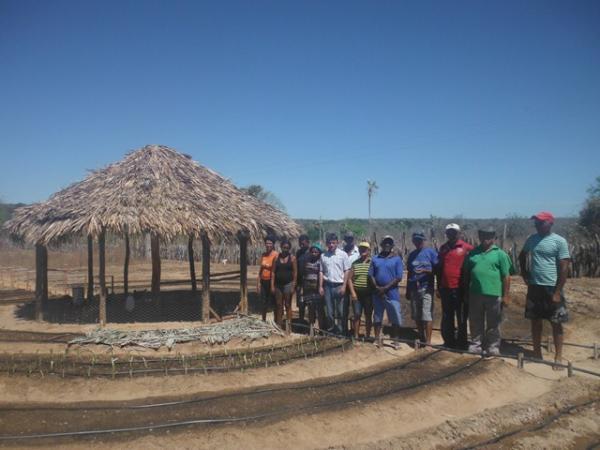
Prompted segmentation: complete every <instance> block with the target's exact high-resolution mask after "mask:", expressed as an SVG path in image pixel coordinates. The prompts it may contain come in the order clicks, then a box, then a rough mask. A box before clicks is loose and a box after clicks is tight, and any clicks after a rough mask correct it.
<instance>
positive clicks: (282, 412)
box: [0, 359, 482, 441]
mask: <svg viewBox="0 0 600 450" xmlns="http://www.w3.org/2000/svg"><path fill="white" fill-rule="evenodd" d="M481 361H482V360H481V359H477V360H475V361H473V362H470V363H467V364H465V365H464V366H461V367H459V368H457V369H455V370H453V371H451V372H448V373H445V374H443V375H440V376H437V377H433V378H430V379H428V380H423V381H418V382H416V383H412V384H408V385H406V386H400V387H399V388H396V389H392V390H391V391H388V392H384V393H379V394H372V395H365V396H363V397H360V398H353V399H345V400H338V401H335V402H327V403H320V404H316V405H308V406H303V407H299V408H298V407H287V408H280V409H278V410H275V411H271V412H268V413H264V414H257V415H254V416H243V417H232V418H228V419H214V418H211V419H193V420H186V421H181V422H169V423H162V424H157V425H143V426H137V427H125V428H112V429H100V430H83V431H70V432H63V433H43V434H30V435H13V436H0V441H11V440H26V439H43V438H57V437H74V436H90V435H99V434H113V433H123V432H135V431H149V430H155V429H165V428H175V427H181V426H186V425H196V424H220V423H235V422H248V421H254V420H260V419H266V418H271V417H276V416H283V415H285V414H287V413H288V412H290V411H294V412H304V411H307V410H312V409H321V408H324V407H326V408H332V407H338V406H344V405H348V404H351V403H355V402H363V401H364V402H368V401H373V400H376V399H379V398H381V397H384V396H388V395H393V394H397V393H399V392H402V391H407V390H411V389H417V388H419V387H422V386H426V385H428V384H431V383H435V382H437V381H441V380H443V379H446V378H450V377H452V376H454V375H456V374H458V373H460V372H462V371H463V370H466V369H469V368H471V367H473V366H475V365H476V364H478V363H480V362H481Z"/></svg>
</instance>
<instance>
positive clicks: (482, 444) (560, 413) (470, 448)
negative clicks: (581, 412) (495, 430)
mask: <svg viewBox="0 0 600 450" xmlns="http://www.w3.org/2000/svg"><path fill="white" fill-rule="evenodd" d="M599 401H600V399H598V398H596V399H593V400H588V401H586V402H583V403H578V404H575V405H571V406H568V407H566V408H563V409H561V410H559V411H558V412H557V413H556V414H553V415H551V416H549V417H546V418H545V419H544V420H543V421H542V422H541V423H539V424H537V425H533V426H530V427H527V426H526V427H523V428H520V429H518V430H513V431H509V432H507V433H504V434H501V435H499V436H496V437H494V438H492V439H489V440H487V441H485V442H480V443H479V444H475V445H472V446H468V447H463V449H462V450H473V449H478V448H482V447H487V446H488V445H492V444H496V443H498V442H500V441H502V440H504V439H506V438H509V437H511V436H514V435H516V434H520V433H531V432H533V431H539V430H541V429H542V428H546V427H547V426H548V425H550V424H551V423H553V422H555V421H557V420H558V419H560V418H561V417H562V416H564V415H565V414H569V413H570V412H571V411H574V410H576V409H579V408H585V407H586V406H589V405H591V404H593V403H597V402H599Z"/></svg>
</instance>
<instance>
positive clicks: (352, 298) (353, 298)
mask: <svg viewBox="0 0 600 450" xmlns="http://www.w3.org/2000/svg"><path fill="white" fill-rule="evenodd" d="M350 300H352V301H353V302H355V301H356V300H358V297H357V296H356V294H350Z"/></svg>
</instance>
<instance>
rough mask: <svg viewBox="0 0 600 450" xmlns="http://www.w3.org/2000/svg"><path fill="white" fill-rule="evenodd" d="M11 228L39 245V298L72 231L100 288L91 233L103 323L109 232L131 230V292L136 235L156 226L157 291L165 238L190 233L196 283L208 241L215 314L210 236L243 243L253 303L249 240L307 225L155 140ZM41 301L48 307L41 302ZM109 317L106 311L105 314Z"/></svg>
mask: <svg viewBox="0 0 600 450" xmlns="http://www.w3.org/2000/svg"><path fill="white" fill-rule="evenodd" d="M5 228H6V229H7V230H8V231H9V232H10V233H11V234H12V235H13V236H15V237H19V238H21V239H24V240H25V241H28V242H31V243H35V244H36V273H37V277H36V298H38V299H39V300H40V303H41V301H42V300H44V299H45V298H46V296H47V273H46V272H47V251H46V247H45V246H46V245H47V244H48V243H50V242H57V241H60V240H61V239H63V238H67V237H70V236H87V237H88V252H89V254H88V297H90V295H91V293H93V288H94V285H93V269H92V265H93V258H92V255H91V252H92V248H93V247H92V239H94V238H97V239H98V246H99V253H100V255H99V259H100V274H99V278H100V302H101V304H100V322H103V317H102V315H103V314H105V311H103V310H104V309H105V306H104V304H105V297H106V285H105V280H104V278H105V273H104V270H105V268H104V242H105V234H106V232H110V233H113V234H117V235H122V236H124V237H125V242H126V255H125V267H124V286H125V293H127V277H128V264H129V236H130V235H133V234H142V233H149V234H150V236H151V244H152V246H151V248H152V262H153V269H152V292H153V293H158V291H159V290H160V256H159V241H160V240H163V241H169V240H171V239H173V238H174V237H176V236H182V235H183V236H187V237H189V246H188V249H189V253H190V255H189V256H190V276H191V279H192V289H193V290H195V289H196V277H195V269H194V259H193V253H192V252H193V247H192V241H193V239H194V238H200V239H202V244H203V258H202V260H203V271H202V272H203V274H202V283H203V298H204V302H203V303H204V304H205V305H204V306H205V307H204V308H203V315H204V317H205V319H206V318H208V310H209V309H210V305H209V300H208V296H209V284H208V283H209V278H210V266H209V264H210V261H209V260H210V243H211V241H213V242H214V241H223V240H225V241H238V242H239V243H240V246H241V248H240V264H241V267H240V275H241V293H242V294H241V304H242V309H244V306H245V308H247V288H246V252H247V249H246V246H247V242H248V240H253V241H259V240H261V239H262V238H263V237H264V236H266V235H267V234H274V235H276V236H287V237H295V236H297V235H299V234H300V232H301V229H300V227H299V226H298V225H297V224H296V223H295V222H294V221H293V220H291V219H290V218H289V217H288V216H287V215H286V214H285V213H283V212H282V211H279V210H278V209H276V208H274V207H273V206H271V205H268V204H266V203H264V202H262V201H260V200H258V199H256V198H255V197H253V196H251V195H249V194H247V193H246V192H244V191H243V190H241V189H238V188H237V187H236V186H235V185H234V184H233V183H231V182H230V181H229V180H227V179H226V178H224V177H222V176H221V175H219V174H217V173H216V172H214V171H212V170H210V169H208V168H206V167H203V166H201V165H200V164H198V163H197V162H195V161H193V160H192V159H191V157H189V156H188V155H184V154H182V153H178V152H177V151H175V150H173V149H171V148H169V147H165V146H162V145H148V146H145V147H143V148H141V149H139V150H136V151H133V152H131V153H129V154H128V155H126V157H125V158H124V159H123V160H121V161H119V162H116V163H114V164H110V165H108V166H107V167H105V168H103V169H100V170H97V171H94V172H92V173H90V174H89V175H88V176H87V177H86V178H85V179H84V180H82V181H79V182H77V183H74V184H72V185H70V186H69V187H67V188H65V189H63V190H61V191H59V192H57V193H55V194H54V195H52V196H51V197H50V198H49V199H48V200H47V201H45V202H42V203H36V204H33V205H29V206H25V207H22V208H19V209H17V210H16V211H15V212H14V215H13V217H12V219H11V220H10V221H8V222H7V223H6V224H5ZM40 308H41V307H40ZM104 319H105V317H104Z"/></svg>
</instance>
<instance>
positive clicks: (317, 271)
mask: <svg viewBox="0 0 600 450" xmlns="http://www.w3.org/2000/svg"><path fill="white" fill-rule="evenodd" d="M322 252H323V251H322V250H321V246H320V245H319V244H318V243H317V244H313V245H312V246H311V247H310V250H309V257H308V259H306V258H304V259H303V260H302V261H303V263H302V267H298V273H299V274H300V275H301V277H300V278H301V279H302V286H301V293H302V296H303V298H304V301H305V303H306V306H308V322H309V323H310V324H311V325H313V324H314V323H315V319H317V320H318V322H319V328H321V329H322V328H324V326H325V310H324V309H323V269H322V268H321V253H322Z"/></svg>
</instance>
